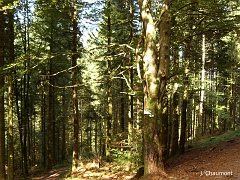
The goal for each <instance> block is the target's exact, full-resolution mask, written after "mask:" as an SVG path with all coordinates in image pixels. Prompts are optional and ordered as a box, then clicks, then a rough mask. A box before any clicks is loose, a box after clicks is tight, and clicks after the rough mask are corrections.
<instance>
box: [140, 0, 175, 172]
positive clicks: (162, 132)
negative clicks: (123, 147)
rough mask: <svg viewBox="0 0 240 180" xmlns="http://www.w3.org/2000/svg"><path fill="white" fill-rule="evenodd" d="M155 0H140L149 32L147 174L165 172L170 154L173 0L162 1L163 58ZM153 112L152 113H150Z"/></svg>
mask: <svg viewBox="0 0 240 180" xmlns="http://www.w3.org/2000/svg"><path fill="white" fill-rule="evenodd" d="M150 4H151V1H149V0H139V7H140V12H141V17H142V21H143V29H144V36H145V55H144V57H143V61H144V80H145V84H144V112H145V116H144V123H143V129H144V134H143V139H144V174H145V175H149V174H155V173H161V174H165V173H164V161H165V160H166V158H167V143H166V142H167V137H168V136H167V131H168V111H167V104H168V102H167V96H166V83H167V75H168V69H169V67H168V66H169V59H170V27H171V24H170V23H171V22H170V13H169V11H168V10H169V8H170V7H169V4H170V1H169V0H164V1H163V2H162V11H161V15H160V26H159V29H160V41H159V45H160V50H159V53H158V54H159V61H158V58H157V48H156V27H155V23H154V22H153V17H152V15H151V11H152V9H150V7H151V5H150ZM147 112H149V113H147Z"/></svg>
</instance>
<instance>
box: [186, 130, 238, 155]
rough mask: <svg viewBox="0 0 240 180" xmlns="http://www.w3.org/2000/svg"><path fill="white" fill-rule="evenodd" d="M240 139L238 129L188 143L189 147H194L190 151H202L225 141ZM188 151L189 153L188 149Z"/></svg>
mask: <svg viewBox="0 0 240 180" xmlns="http://www.w3.org/2000/svg"><path fill="white" fill-rule="evenodd" d="M239 137H240V128H238V129H237V130H236V131H228V132H225V133H223V134H220V135H217V136H212V137H208V138H204V137H203V138H202V139H200V140H196V141H194V140H193V142H192V143H187V145H188V144H191V145H193V147H192V148H190V149H189V150H193V149H202V148H205V147H209V146H213V145H215V144H218V143H221V142H224V141H228V140H233V139H236V138H239ZM186 150H187V151H188V149H186Z"/></svg>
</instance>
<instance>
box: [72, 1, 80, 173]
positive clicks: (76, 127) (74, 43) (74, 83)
mask: <svg viewBox="0 0 240 180" xmlns="http://www.w3.org/2000/svg"><path fill="white" fill-rule="evenodd" d="M73 2H75V3H76V1H73ZM72 28H73V31H72V86H73V92H72V101H73V127H74V133H73V160H72V171H73V172H74V171H76V170H77V168H78V165H79V164H78V163H79V162H78V161H79V160H78V159H79V145H78V141H79V140H78V139H79V138H78V134H79V118H78V93H77V89H78V84H77V72H78V71H77V69H78V66H77V58H78V52H77V45H78V41H77V36H78V32H79V29H78V10H77V9H76V8H75V7H73V12H72Z"/></svg>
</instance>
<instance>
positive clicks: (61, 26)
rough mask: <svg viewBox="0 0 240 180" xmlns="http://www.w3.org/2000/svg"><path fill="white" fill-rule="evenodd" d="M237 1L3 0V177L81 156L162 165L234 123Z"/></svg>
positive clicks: (147, 168)
mask: <svg viewBox="0 0 240 180" xmlns="http://www.w3.org/2000/svg"><path fill="white" fill-rule="evenodd" d="M239 7H240V6H239V2H238V1H237V0H162V1H159V0H138V1H136V0H103V1H100V0H99V1H90V0H89V1H87V0H86V1H84V0H35V1H34V0H17V1H14V0H0V179H1V180H3V179H6V178H8V179H14V176H15V177H16V176H19V175H25V176H27V175H28V174H29V172H30V171H31V170H32V169H34V168H44V169H52V168H53V166H55V165H57V164H61V163H68V162H72V171H73V172H74V171H77V170H78V167H79V166H81V165H82V162H84V160H86V159H87V160H89V159H90V160H94V161H97V162H100V165H101V162H103V161H108V162H110V161H116V162H118V163H119V164H121V165H122V166H125V167H126V169H127V170H129V171H131V170H136V169H138V168H141V167H144V173H145V175H148V174H151V173H156V172H162V173H164V163H165V162H167V160H168V159H169V158H171V157H173V156H176V155H178V154H179V153H184V151H185V148H186V147H187V146H188V147H191V144H192V142H193V141H194V140H195V139H200V138H202V137H204V136H207V135H209V134H211V135H217V134H220V133H222V132H225V131H228V130H235V129H237V128H238V126H239V124H240V99H239V95H240V94H239V92H240V90H239V87H240V86H239V84H240V70H239V69H240V67H239V62H240V56H239V55H240V54H239V53H240V52H239V48H240V47H239V41H240V39H239V32H240V31H239V30H240V29H239V25H240V24H239V22H240V21H239V20H240V19H239V18H240V17H239V15H240V9H239ZM5 165H7V166H8V170H7V171H8V172H7V174H8V175H7V176H6V175H5Z"/></svg>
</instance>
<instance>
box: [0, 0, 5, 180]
mask: <svg viewBox="0 0 240 180" xmlns="http://www.w3.org/2000/svg"><path fill="white" fill-rule="evenodd" d="M2 6H3V5H2V4H1V5H0V8H2ZM4 24H5V17H4V13H3V11H0V42H1V43H0V68H2V67H3V65H4ZM0 139H1V141H0V180H5V178H6V173H5V119H4V75H3V73H2V71H0Z"/></svg>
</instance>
